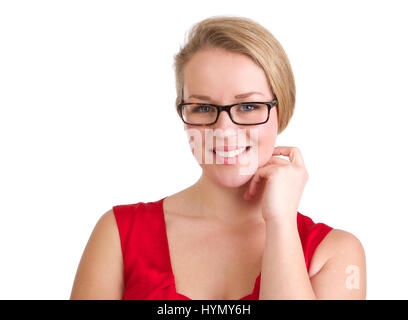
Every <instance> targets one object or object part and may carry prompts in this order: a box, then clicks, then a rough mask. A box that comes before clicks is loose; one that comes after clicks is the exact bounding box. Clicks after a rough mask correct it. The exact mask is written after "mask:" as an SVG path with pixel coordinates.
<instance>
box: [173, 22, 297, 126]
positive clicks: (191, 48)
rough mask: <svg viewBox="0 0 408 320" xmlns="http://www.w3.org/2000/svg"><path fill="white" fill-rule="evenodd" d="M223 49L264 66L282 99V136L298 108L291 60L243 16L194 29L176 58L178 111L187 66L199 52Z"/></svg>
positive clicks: (202, 23) (274, 90)
mask: <svg viewBox="0 0 408 320" xmlns="http://www.w3.org/2000/svg"><path fill="white" fill-rule="evenodd" d="M212 47H215V48H221V49H225V50H228V51H232V52H237V53H242V54H245V55H247V56H248V57H250V58H251V59H252V60H253V61H254V62H255V63H256V64H257V65H258V66H260V67H261V68H262V69H263V70H264V72H265V74H266V77H267V79H268V82H269V86H270V89H271V91H272V93H273V94H274V95H275V96H276V98H277V100H278V105H277V112H278V134H280V133H281V132H282V131H283V130H284V129H285V128H286V126H287V125H288V123H289V120H290V118H291V117H292V114H293V112H294V108H295V95H296V87H295V80H294V77H293V73H292V68H291V66H290V63H289V59H288V57H287V55H286V53H285V51H284V50H283V48H282V46H281V44H280V43H279V42H278V40H276V39H275V37H274V36H273V35H272V34H271V33H270V32H269V31H268V30H267V29H265V28H264V27H263V26H261V25H260V24H258V23H257V22H255V21H253V20H251V19H248V18H243V17H232V16H214V17H210V18H207V19H204V20H202V21H200V22H198V23H196V24H195V25H193V27H192V28H191V29H190V32H189V34H188V41H187V43H186V44H185V45H184V47H180V51H179V52H178V53H177V54H176V55H175V56H174V65H173V67H174V69H175V76H176V90H177V98H176V108H177V105H178V103H180V101H181V98H182V93H183V86H184V77H183V69H184V65H185V64H186V63H187V62H188V61H189V60H190V59H191V57H192V56H193V55H194V54H195V53H196V52H197V51H199V50H202V49H209V48H212Z"/></svg>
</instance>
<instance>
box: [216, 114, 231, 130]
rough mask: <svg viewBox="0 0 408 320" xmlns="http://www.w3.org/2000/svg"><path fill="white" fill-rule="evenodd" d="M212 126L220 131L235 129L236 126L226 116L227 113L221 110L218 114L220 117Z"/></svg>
mask: <svg viewBox="0 0 408 320" xmlns="http://www.w3.org/2000/svg"><path fill="white" fill-rule="evenodd" d="M214 126H216V127H217V128H220V129H228V128H232V127H235V126H236V124H235V123H234V122H232V120H231V118H230V117H229V115H228V112H227V111H225V110H223V111H221V112H220V115H219V116H218V120H217V122H216V123H215V124H214Z"/></svg>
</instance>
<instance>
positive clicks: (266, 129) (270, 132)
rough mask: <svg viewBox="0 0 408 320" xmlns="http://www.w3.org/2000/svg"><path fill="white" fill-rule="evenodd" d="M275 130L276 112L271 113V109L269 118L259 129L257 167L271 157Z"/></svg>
mask: <svg viewBox="0 0 408 320" xmlns="http://www.w3.org/2000/svg"><path fill="white" fill-rule="evenodd" d="M277 132H278V130H277V121H276V112H275V114H273V113H272V111H271V117H270V119H269V120H268V122H267V123H265V126H263V127H261V128H260V130H259V144H258V147H259V167H262V166H263V165H265V164H266V162H268V160H269V159H270V157H272V154H273V150H274V148H275V143H276V138H277Z"/></svg>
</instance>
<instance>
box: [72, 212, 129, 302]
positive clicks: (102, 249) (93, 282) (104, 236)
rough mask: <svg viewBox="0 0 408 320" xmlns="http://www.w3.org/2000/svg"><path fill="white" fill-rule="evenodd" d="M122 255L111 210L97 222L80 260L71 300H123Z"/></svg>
mask: <svg viewBox="0 0 408 320" xmlns="http://www.w3.org/2000/svg"><path fill="white" fill-rule="evenodd" d="M122 294H123V258H122V249H121V244H120V237H119V231H118V227H117V224H116V219H115V216H114V213H113V210H112V209H111V210H109V211H107V212H105V213H104V214H103V215H102V216H101V217H100V218H99V220H98V221H97V223H96V225H95V227H94V229H93V231H92V233H91V235H90V237H89V240H88V243H87V244H86V247H85V250H84V252H83V254H82V257H81V261H80V263H79V266H78V269H77V272H76V275H75V280H74V284H73V287H72V292H71V297H70V298H71V299H122Z"/></svg>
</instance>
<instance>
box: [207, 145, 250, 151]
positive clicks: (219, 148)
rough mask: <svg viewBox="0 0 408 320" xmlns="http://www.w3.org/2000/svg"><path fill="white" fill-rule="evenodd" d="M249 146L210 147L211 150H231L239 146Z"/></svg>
mask: <svg viewBox="0 0 408 320" xmlns="http://www.w3.org/2000/svg"><path fill="white" fill-rule="evenodd" d="M248 147H249V146H223V147H215V148H212V149H211V151H215V150H217V151H233V150H237V149H241V148H248Z"/></svg>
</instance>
